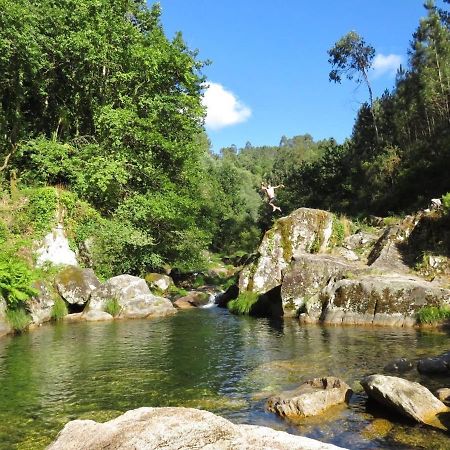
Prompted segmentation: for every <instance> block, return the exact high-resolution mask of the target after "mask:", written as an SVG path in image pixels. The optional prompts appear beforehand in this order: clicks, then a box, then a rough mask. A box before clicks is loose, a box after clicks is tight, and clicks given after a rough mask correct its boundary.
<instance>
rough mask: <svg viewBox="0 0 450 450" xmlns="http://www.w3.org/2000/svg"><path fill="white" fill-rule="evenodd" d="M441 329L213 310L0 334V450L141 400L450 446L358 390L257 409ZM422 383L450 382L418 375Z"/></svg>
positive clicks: (366, 437) (341, 438) (321, 430)
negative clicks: (345, 402)
mask: <svg viewBox="0 0 450 450" xmlns="http://www.w3.org/2000/svg"><path fill="white" fill-rule="evenodd" d="M448 338H449V336H448V334H446V333H442V332H432V331H417V330H406V329H405V330H403V329H390V328H382V329H381V328H380V329H374V328H356V327H348V328H342V327H339V328H330V327H320V326H307V327H300V326H299V325H298V324H297V323H296V322H295V321H292V320H289V321H285V322H284V323H282V322H281V323H279V322H278V323H277V322H273V321H270V320H266V319H253V318H246V317H236V316H231V315H229V314H228V313H227V312H226V311H223V310H219V309H217V308H210V309H202V310H193V311H182V312H179V313H178V314H177V315H175V316H173V317H170V318H164V319H159V320H151V321H146V320H136V321H131V320H130V321H116V322H112V323H74V324H64V323H63V324H58V325H52V326H44V327H41V328H40V329H38V330H35V331H32V332H30V333H28V334H24V335H21V336H15V337H7V338H3V339H0V449H2V450H3V449H39V448H44V447H45V446H46V445H48V444H49V443H50V442H51V441H52V440H53V439H54V438H55V436H56V435H57V433H58V431H59V430H60V429H61V428H62V427H63V426H64V424H65V423H66V422H67V421H69V420H72V419H75V418H89V419H94V420H97V421H106V420H109V419H111V418H113V417H116V416H117V415H119V414H120V413H122V412H124V411H126V410H129V409H133V408H137V407H140V406H189V407H196V408H203V409H207V410H210V411H212V412H215V413H216V414H219V415H222V416H224V417H227V418H228V419H230V420H232V421H233V422H236V423H251V424H259V425H266V426H270V427H272V428H275V429H279V430H285V431H288V432H290V433H293V434H302V435H306V436H310V437H313V438H317V439H320V440H322V441H326V442H331V443H334V444H337V445H341V446H344V447H348V448H352V449H354V448H361V449H375V448H383V449H384V448H396V449H398V448H405V449H406V448H408V449H409V448H434V449H438V448H450V436H448V435H446V434H444V433H443V432H441V431H435V430H431V429H429V428H427V427H423V426H420V425H414V424H412V423H409V422H405V421H398V419H393V418H392V421H391V422H389V421H386V420H385V419H384V418H381V417H383V416H384V415H385V412H383V411H379V410H378V411H377V410H371V409H368V408H367V405H366V403H365V400H364V397H363V396H362V395H361V394H358V393H357V394H356V395H354V396H353V398H352V401H351V404H350V407H348V408H347V407H337V408H335V409H332V410H331V411H330V412H329V413H327V414H326V415H324V416H320V417H319V418H315V419H306V420H302V421H300V422H299V423H294V422H289V421H286V420H282V419H279V418H278V417H276V416H275V415H273V414H272V413H268V412H266V411H265V410H264V405H265V400H266V398H267V396H269V395H270V394H271V393H276V392H279V391H281V390H285V389H290V388H293V387H295V386H297V385H298V384H299V383H301V382H302V381H304V380H307V379H309V378H311V377H317V376H327V375H334V376H338V377H341V378H343V379H344V380H345V381H347V383H348V384H350V385H351V386H352V387H354V388H355V390H357V391H358V389H359V386H358V383H357V380H358V379H360V378H361V377H362V376H363V375H366V374H369V373H374V372H381V371H382V369H383V367H384V366H385V365H386V363H387V362H389V361H391V360H393V359H395V358H398V357H406V358H418V357H421V356H425V355H433V354H438V353H440V352H443V351H445V350H448V349H449V345H448V342H449V341H448ZM403 376H404V377H405V378H408V379H411V380H415V381H420V382H422V383H424V384H426V385H427V386H429V387H430V388H435V387H442V386H450V380H449V379H448V378H441V379H439V380H430V379H426V378H422V377H421V376H420V375H419V374H418V373H417V372H410V373H407V374H404V375H403Z"/></svg>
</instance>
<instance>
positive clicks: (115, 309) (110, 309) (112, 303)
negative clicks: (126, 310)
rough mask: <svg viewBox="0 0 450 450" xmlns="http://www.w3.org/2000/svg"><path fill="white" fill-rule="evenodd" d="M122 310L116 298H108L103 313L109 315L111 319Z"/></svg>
mask: <svg viewBox="0 0 450 450" xmlns="http://www.w3.org/2000/svg"><path fill="white" fill-rule="evenodd" d="M121 310H122V307H121V306H120V304H119V300H117V298H110V299H109V300H108V301H107V302H106V305H105V312H107V313H108V314H111V315H112V316H113V317H116V316H118V315H119V313H120V311H121Z"/></svg>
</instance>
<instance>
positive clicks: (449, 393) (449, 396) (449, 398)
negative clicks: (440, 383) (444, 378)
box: [436, 388, 450, 406]
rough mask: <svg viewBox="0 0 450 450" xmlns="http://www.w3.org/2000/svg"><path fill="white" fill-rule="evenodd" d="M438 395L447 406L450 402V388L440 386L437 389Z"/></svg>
mask: <svg viewBox="0 0 450 450" xmlns="http://www.w3.org/2000/svg"><path fill="white" fill-rule="evenodd" d="M436 397H437V398H438V399H439V400H440V401H441V402H443V403H445V404H446V405H447V406H448V404H449V402H450V388H440V389H438V390H437V391H436Z"/></svg>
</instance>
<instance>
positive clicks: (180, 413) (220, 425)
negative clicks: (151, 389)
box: [48, 408, 340, 450]
mask: <svg viewBox="0 0 450 450" xmlns="http://www.w3.org/2000/svg"><path fill="white" fill-rule="evenodd" d="M107 448H108V449H117V450H119V449H121V450H131V449H142V450H144V449H165V450H179V449H186V450H189V449H205V450H213V449H214V450H255V449H268V450H270V449H273V450H328V449H329V450H333V449H338V448H340V447H336V446H334V445H331V444H324V443H322V442H319V441H315V440H314V439H310V438H306V437H302V436H294V435H291V434H288V433H285V432H282V431H275V430H272V429H271V428H266V427H261V426H256V425H235V424H233V423H231V422H229V421H228V420H226V419H223V418H222V417H219V416H216V415H214V414H212V413H210V412H208V411H201V410H198V409H192V408H139V409H135V410H131V411H128V412H126V413H125V414H123V415H121V416H119V417H117V418H116V419H113V420H110V421H109V422H105V423H97V422H94V421H92V420H74V421H72V422H69V423H68V424H66V426H65V427H64V428H63V430H62V431H61V432H60V433H59V435H58V437H57V439H56V441H55V442H54V443H53V444H51V445H50V446H49V447H48V450H100V449H102V450H103V449H107Z"/></svg>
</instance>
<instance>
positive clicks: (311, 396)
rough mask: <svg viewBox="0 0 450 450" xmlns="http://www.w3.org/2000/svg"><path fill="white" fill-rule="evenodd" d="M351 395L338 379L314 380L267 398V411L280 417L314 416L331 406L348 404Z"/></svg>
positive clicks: (343, 383)
mask: <svg viewBox="0 0 450 450" xmlns="http://www.w3.org/2000/svg"><path fill="white" fill-rule="evenodd" d="M351 395H352V390H351V389H350V386H348V385H347V384H346V383H345V382H344V381H342V380H340V379H339V378H335V377H326V378H314V379H312V380H309V381H307V382H305V383H303V384H301V385H300V386H299V387H298V388H297V389H295V390H293V391H287V392H283V393H282V394H280V395H277V396H274V397H271V398H269V400H268V401H267V409H268V410H269V411H272V412H275V413H277V414H278V415H280V416H282V417H285V416H287V417H308V416H316V415H318V414H321V413H322V412H324V411H325V410H327V409H328V408H330V407H331V406H335V405H339V404H340V403H344V402H346V403H348V401H349V400H350V397H351Z"/></svg>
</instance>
